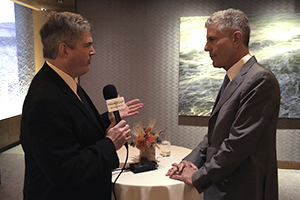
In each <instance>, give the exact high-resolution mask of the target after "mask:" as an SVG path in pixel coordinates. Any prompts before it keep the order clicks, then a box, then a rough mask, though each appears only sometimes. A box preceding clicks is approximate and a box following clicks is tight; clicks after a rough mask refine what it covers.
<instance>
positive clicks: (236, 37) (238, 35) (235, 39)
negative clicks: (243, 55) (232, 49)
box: [232, 31, 243, 45]
mask: <svg viewBox="0 0 300 200" xmlns="http://www.w3.org/2000/svg"><path fill="white" fill-rule="evenodd" d="M232 43H233V45H239V44H241V43H243V34H242V32H241V31H235V32H234V33H233V35H232Z"/></svg>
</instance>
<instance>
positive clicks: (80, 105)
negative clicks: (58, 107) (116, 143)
mask: <svg viewBox="0 0 300 200" xmlns="http://www.w3.org/2000/svg"><path fill="white" fill-rule="evenodd" d="M43 67H45V68H46V69H45V70H46V74H47V75H48V76H50V77H51V78H52V79H53V80H54V81H55V82H56V83H57V85H58V86H59V87H60V88H61V89H62V91H63V92H64V93H65V94H66V95H67V96H68V97H69V98H70V102H71V103H72V104H74V105H75V106H76V107H78V108H79V109H80V110H81V111H82V113H83V114H84V115H85V116H86V117H87V118H88V119H89V120H90V121H91V122H92V123H93V124H94V125H95V126H96V127H97V128H98V129H99V130H100V131H101V132H102V131H105V130H103V129H102V128H101V127H100V124H99V123H100V122H97V121H96V120H95V119H94V117H92V115H91V114H90V112H89V111H88V110H87V108H86V107H85V105H84V104H83V103H82V102H81V101H80V100H79V99H78V97H77V96H76V94H75V93H74V92H73V91H72V90H71V88H70V87H69V86H68V84H67V83H66V82H65V81H64V80H63V79H62V78H61V77H60V76H59V75H58V74H57V73H56V72H55V71H54V70H53V69H52V68H51V67H50V66H49V65H48V64H47V63H46V62H45V64H44V66H43ZM89 101H90V99H89ZM93 109H94V110H95V111H96V113H97V114H99V113H98V111H97V110H96V108H95V107H94V105H93ZM98 121H101V120H99V119H98ZM103 127H105V126H103Z"/></svg>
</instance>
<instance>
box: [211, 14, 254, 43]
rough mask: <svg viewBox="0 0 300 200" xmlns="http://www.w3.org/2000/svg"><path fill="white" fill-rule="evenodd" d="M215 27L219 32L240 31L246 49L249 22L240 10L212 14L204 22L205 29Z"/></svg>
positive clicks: (248, 38) (248, 36)
mask: <svg viewBox="0 0 300 200" xmlns="http://www.w3.org/2000/svg"><path fill="white" fill-rule="evenodd" d="M211 25H216V26H217V27H218V30H219V31H221V30H222V31H229V32H231V33H233V32H235V31H241V33H242V34H243V43H244V44H245V45H246V46H247V47H248V45H249V40H250V22H249V19H248V17H247V16H246V14H245V13H244V12H242V11H240V10H236V9H232V8H230V9H227V10H221V11H218V12H215V13H213V14H212V15H211V16H210V17H209V18H208V19H207V21H206V22H205V28H208V27H209V26H211Z"/></svg>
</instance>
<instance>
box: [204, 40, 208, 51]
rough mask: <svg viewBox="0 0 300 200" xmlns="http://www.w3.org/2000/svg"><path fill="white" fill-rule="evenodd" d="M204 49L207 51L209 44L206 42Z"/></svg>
mask: <svg viewBox="0 0 300 200" xmlns="http://www.w3.org/2000/svg"><path fill="white" fill-rule="evenodd" d="M204 51H209V46H208V44H207V42H206V44H205V46H204Z"/></svg>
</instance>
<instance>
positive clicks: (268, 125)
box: [184, 57, 280, 200]
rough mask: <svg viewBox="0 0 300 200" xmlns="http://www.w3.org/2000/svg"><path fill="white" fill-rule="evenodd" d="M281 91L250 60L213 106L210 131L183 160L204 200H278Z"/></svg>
mask: <svg viewBox="0 0 300 200" xmlns="http://www.w3.org/2000/svg"><path fill="white" fill-rule="evenodd" d="M279 105H280V90H279V85H278V82H277V80H276V78H275V76H274V75H273V74H272V72H270V71H269V70H268V69H266V68H264V67H263V66H261V65H259V64H258V63H257V61H256V59H255V57H252V58H251V59H250V60H249V61H248V62H247V63H246V64H245V65H244V66H243V67H242V68H241V70H240V71H239V72H238V74H237V75H236V76H235V77H234V78H233V79H232V81H231V82H230V83H229V84H228V85H227V88H226V89H225V91H224V93H223V95H222V97H221V98H219V95H218V97H217V100H216V102H215V105H214V108H213V111H212V113H211V116H210V120H209V124H208V133H207V134H206V135H205V137H204V140H203V141H202V142H200V143H199V145H198V147H197V148H195V149H194V150H193V151H192V152H191V153H190V154H189V155H188V156H187V157H186V158H184V159H185V160H189V161H192V162H193V163H195V164H196V165H197V166H198V168H199V170H198V171H197V172H195V173H194V174H193V176H192V181H193V184H194V186H195V188H196V189H197V190H198V192H199V193H201V192H203V191H204V192H203V197H204V199H205V200H221V199H222V200H247V199H249V200H260V199H264V200H276V199H278V180H277V160H276V126H277V119H278V112H279Z"/></svg>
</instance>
